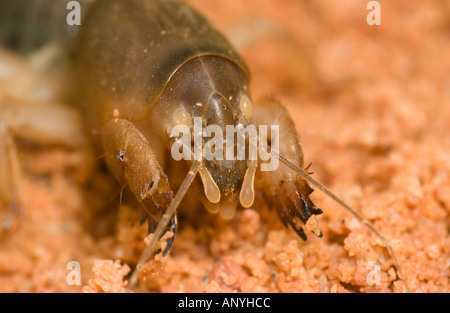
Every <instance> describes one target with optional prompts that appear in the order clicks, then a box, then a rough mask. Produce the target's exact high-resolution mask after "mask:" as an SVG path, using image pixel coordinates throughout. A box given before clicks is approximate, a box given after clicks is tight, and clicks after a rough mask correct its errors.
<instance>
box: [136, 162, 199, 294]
mask: <svg viewBox="0 0 450 313" xmlns="http://www.w3.org/2000/svg"><path fill="white" fill-rule="evenodd" d="M201 164H202V162H201V161H198V160H194V163H193V164H192V166H191V169H190V170H189V172H188V174H187V175H186V178H185V179H184V181H183V183H182V184H181V186H180V188H179V189H178V191H177V193H176V195H175V197H174V198H173V199H172V202H171V203H170V205H169V208H168V209H167V210H166V212H165V213H164V214H163V216H162V218H161V220H160V221H159V223H158V226H157V227H156V230H155V232H154V236H153V238H152V239H151V240H150V242H149V244H148V246H147V247H146V248H145V250H144V252H143V253H142V255H141V258H140V259H139V262H138V264H137V266H136V269H135V270H134V272H133V274H132V275H131V278H130V281H129V285H128V288H129V289H134V287H135V286H136V283H137V281H138V279H139V274H140V272H141V271H142V267H143V266H144V264H145V263H146V262H147V260H148V259H149V258H150V255H151V254H152V252H153V249H154V247H155V244H156V242H157V241H158V240H159V238H160V237H161V236H162V235H163V233H164V231H165V230H166V227H167V225H168V224H169V222H170V219H171V218H172V216H173V215H174V214H175V211H176V209H177V208H178V206H179V205H180V202H181V200H183V197H184V195H185V194H186V192H187V190H188V189H189V187H190V186H191V184H192V182H193V181H194V178H195V176H196V175H197V173H198V171H199V170H200V166H201Z"/></svg>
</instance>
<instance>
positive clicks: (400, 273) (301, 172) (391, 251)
mask: <svg viewBox="0 0 450 313" xmlns="http://www.w3.org/2000/svg"><path fill="white" fill-rule="evenodd" d="M260 146H261V147H262V148H263V149H266V150H267V151H268V152H269V153H270V154H271V155H272V156H274V157H276V158H277V159H279V160H280V161H281V162H282V163H283V164H284V165H286V166H288V167H289V168H291V169H292V170H293V171H295V172H296V173H298V174H299V175H300V176H301V177H302V178H303V179H305V180H306V181H308V182H310V183H311V184H313V185H314V186H316V187H317V188H319V189H320V190H321V191H322V192H324V193H325V194H326V195H327V196H329V197H330V198H331V199H333V200H334V201H336V202H337V203H339V204H340V205H341V206H342V207H343V208H344V209H346V210H347V211H348V212H350V213H351V214H352V215H353V216H354V217H356V218H357V219H358V220H359V221H361V222H362V223H363V224H364V225H366V226H367V227H368V228H369V229H370V230H371V231H372V232H374V233H375V234H376V235H377V236H378V237H379V238H380V239H381V240H382V241H383V243H384V244H385V246H386V248H387V249H388V251H389V254H390V255H391V257H392V259H393V260H394V264H395V267H396V268H397V272H398V276H399V277H400V279H401V280H402V281H403V282H404V283H405V288H406V291H407V292H410V289H409V285H408V282H407V281H406V279H405V276H403V271H402V268H401V266H400V263H399V262H398V259H397V256H396V254H395V252H394V249H392V246H391V244H390V243H389V241H388V240H387V239H386V237H384V236H383V234H382V233H380V232H379V231H378V230H377V229H376V228H375V227H374V226H373V225H372V224H371V223H370V222H369V221H368V220H367V219H365V218H364V217H363V216H362V215H361V214H359V213H358V212H357V211H355V210H354V209H352V208H351V207H350V206H349V205H348V204H347V203H345V202H344V201H343V200H341V199H340V198H339V197H338V196H337V195H335V194H334V193H333V192H332V191H331V190H329V189H328V188H327V187H325V186H324V185H322V184H321V183H320V182H318V181H317V180H315V179H314V178H312V177H311V176H310V175H309V174H308V173H307V172H305V171H304V170H302V169H301V168H298V167H297V166H295V165H294V164H292V163H291V162H289V161H288V160H287V159H286V158H284V157H283V156H281V155H279V154H278V153H276V152H275V151H273V150H272V149H271V148H270V147H268V146H266V145H264V144H261V143H260Z"/></svg>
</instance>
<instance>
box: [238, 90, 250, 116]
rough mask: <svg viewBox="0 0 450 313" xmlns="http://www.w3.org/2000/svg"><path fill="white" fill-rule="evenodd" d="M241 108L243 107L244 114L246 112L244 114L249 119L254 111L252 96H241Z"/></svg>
mask: <svg viewBox="0 0 450 313" xmlns="http://www.w3.org/2000/svg"><path fill="white" fill-rule="evenodd" d="M239 108H240V109H241V112H242V114H244V116H245V117H246V118H247V119H250V118H251V117H252V113H253V104H252V100H250V98H249V97H247V96H246V95H242V96H241V100H240V102H239Z"/></svg>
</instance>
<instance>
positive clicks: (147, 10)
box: [80, 0, 322, 254]
mask: <svg viewBox="0 0 450 313" xmlns="http://www.w3.org/2000/svg"><path fill="white" fill-rule="evenodd" d="M119 47H120V52H118V48H119ZM80 69H81V73H83V77H82V80H83V82H84V86H83V88H81V89H82V90H85V92H86V94H85V95H84V99H83V101H84V103H85V105H86V106H87V108H88V109H89V110H90V116H91V119H92V120H93V123H95V124H102V126H101V128H102V145H103V150H104V153H105V158H106V163H107V165H108V167H109V169H110V170H111V172H112V173H113V174H114V176H115V177H116V178H117V179H118V180H119V181H120V182H121V183H123V184H126V185H128V186H129V187H130V189H131V190H132V192H133V193H134V195H135V196H136V198H137V199H138V200H139V201H140V202H141V203H142V205H143V206H144V208H145V210H146V212H147V213H148V215H149V231H150V232H153V231H155V226H156V222H157V221H158V220H159V219H160V217H161V215H162V214H164V212H166V210H167V208H168V207H169V205H170V203H171V202H172V201H173V192H172V190H171V188H170V186H169V182H168V180H167V176H166V175H165V173H164V166H163V164H161V163H160V161H159V160H158V156H157V154H156V153H155V151H156V150H161V149H160V146H163V147H165V148H166V151H168V150H169V149H170V147H171V146H172V145H173V144H174V143H175V141H176V139H175V138H174V137H173V136H171V130H172V129H173V128H174V127H176V126H178V125H180V124H183V125H185V126H188V127H189V128H190V130H191V131H192V132H195V129H194V122H193V120H194V118H195V117H201V118H202V120H203V125H201V127H202V129H201V130H200V131H201V132H202V133H203V132H204V131H205V128H206V127H207V126H208V125H216V126H218V127H219V128H220V129H221V130H223V133H225V132H226V128H227V126H232V127H238V128H239V127H240V126H242V127H243V126H247V125H249V124H250V123H252V124H255V125H279V126H280V134H279V136H280V138H282V142H281V144H280V147H279V154H280V155H283V156H284V157H285V158H287V159H289V160H290V161H291V162H292V163H293V164H295V165H296V166H297V167H300V168H301V167H302V166H303V154H302V150H301V146H300V141H299V139H298V135H297V134H296V132H295V126H294V123H293V122H292V120H291V119H290V117H289V116H288V114H287V112H286V110H285V109H284V108H283V107H282V106H281V105H279V104H277V103H267V104H266V105H262V106H258V107H254V108H253V106H252V102H251V100H250V99H251V97H250V94H249V88H248V84H249V78H250V75H249V71H248V68H247V66H246V65H245V63H244V61H243V60H242V59H241V57H240V56H239V55H238V54H237V53H236V52H235V51H234V49H233V47H232V46H231V45H230V44H229V43H228V41H227V40H226V39H225V37H224V36H223V35H221V34H220V33H219V32H218V31H217V30H215V29H214V28H213V27H212V26H211V25H210V24H209V22H208V21H206V20H205V18H204V17H202V16H201V15H200V14H199V13H197V12H196V11H195V10H193V9H192V8H191V7H189V6H188V5H187V4H185V3H183V2H180V1H144V0H133V1H120V0H114V1H98V2H97V3H96V4H94V7H93V8H92V9H91V11H90V14H89V16H88V18H87V20H86V22H85V24H84V28H83V32H82V34H81V43H80ZM274 113H275V114H274ZM274 115H275V116H277V117H276V118H273V117H272V116H274ZM240 135H242V134H238V136H240ZM247 137H248V138H247V139H248V141H249V142H251V144H254V145H256V144H257V143H256V142H255V140H253V139H252V138H253V137H252V138H250V136H247ZM226 140H227V139H226V138H224V139H223V142H225V141H226ZM184 148H186V147H184ZM220 148H222V147H216V149H220ZM223 150H225V149H223ZM169 157H170V156H169ZM196 162H199V164H198V165H197V166H196V167H195V168H198V171H199V173H200V176H201V180H202V182H203V187H204V190H205V196H206V198H207V200H208V201H209V202H210V203H212V204H216V203H218V204H217V205H219V206H220V205H227V206H230V205H231V206H236V205H237V204H238V202H240V204H241V205H242V206H244V207H249V206H251V205H252V203H253V199H254V189H255V176H257V175H259V173H258V174H255V172H256V169H257V166H258V164H257V160H250V158H249V156H248V154H247V160H245V159H244V160H239V159H237V158H236V156H234V157H233V158H232V159H225V160H216V159H212V160H207V159H205V158H201V159H200V160H196V161H194V162H193V164H195V163H196ZM261 173H262V174H261V177H260V179H258V183H259V184H260V186H261V187H262V188H264V189H265V190H266V196H267V199H268V200H269V201H270V202H272V203H274V204H275V206H276V207H277V209H278V213H279V215H280V217H281V218H282V220H283V221H284V222H285V223H287V224H290V225H291V226H292V227H293V228H294V229H295V231H296V232H297V233H298V234H299V235H300V236H301V237H302V238H304V239H306V236H305V234H304V231H303V229H302V228H301V226H300V222H303V223H308V221H309V224H311V225H309V224H308V226H309V227H310V228H311V230H312V231H313V232H314V233H315V234H316V235H318V236H321V231H320V229H319V228H318V226H317V223H316V221H315V219H311V220H310V218H311V216H313V215H314V214H320V213H321V212H322V211H321V210H320V209H317V208H316V207H315V206H314V204H313V203H312V202H311V200H310V199H309V194H310V193H311V192H312V189H311V188H309V186H308V184H307V183H306V181H305V180H304V179H303V178H301V177H300V176H299V175H298V174H296V173H295V172H292V170H291V169H290V168H288V167H279V168H278V169H277V170H275V171H273V172H270V173H263V172H261ZM185 192H186V190H180V191H179V193H180V194H181V195H183V194H184V193H185ZM169 215H170V214H169ZM175 226H176V225H175V218H173V217H172V216H170V224H169V226H168V229H167V230H169V229H170V230H172V231H175ZM172 241H173V238H172V239H171V240H170V242H169V245H168V246H167V247H166V248H165V250H164V252H163V253H164V254H165V253H167V251H168V250H169V249H170V246H171V242H172Z"/></svg>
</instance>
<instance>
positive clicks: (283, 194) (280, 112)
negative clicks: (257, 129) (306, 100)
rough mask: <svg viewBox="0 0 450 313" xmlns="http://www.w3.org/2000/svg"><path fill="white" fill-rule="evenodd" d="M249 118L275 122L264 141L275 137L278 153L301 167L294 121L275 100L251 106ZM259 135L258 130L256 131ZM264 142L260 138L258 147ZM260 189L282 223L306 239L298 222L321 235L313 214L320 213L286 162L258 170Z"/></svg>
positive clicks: (271, 123)
mask: <svg viewBox="0 0 450 313" xmlns="http://www.w3.org/2000/svg"><path fill="white" fill-rule="evenodd" d="M253 122H254V124H256V125H267V126H268V127H270V125H278V126H279V128H278V129H279V131H278V134H277V133H271V134H270V135H269V136H268V139H267V142H268V145H270V142H271V141H273V140H277V142H278V153H279V154H280V155H283V156H284V157H285V158H286V159H288V160H290V161H291V162H292V163H293V164H295V165H296V166H298V167H300V168H302V167H303V152H302V148H301V143H300V139H299V136H298V134H297V131H296V128H295V124H294V122H293V121H292V119H291V117H290V116H289V113H288V112H287V111H286V109H285V108H284V107H283V106H282V105H281V104H279V103H277V102H264V103H261V104H260V105H257V106H255V107H254V111H253ZM260 135H261V133H260ZM263 146H264V143H262V142H260V149H262V148H263ZM257 176H258V177H260V179H259V180H258V184H259V185H260V190H265V193H264V196H265V197H266V199H267V201H268V203H269V204H270V205H271V206H275V208H276V210H277V213H278V215H279V216H280V218H281V220H282V221H283V223H284V224H285V226H287V225H290V226H291V227H292V228H293V229H294V230H295V231H296V233H297V234H298V235H299V236H300V237H301V238H302V239H304V240H306V235H305V232H304V230H303V228H302V224H305V226H306V230H308V231H311V232H313V233H314V234H315V235H316V236H318V237H321V236H322V232H321V230H320V228H319V226H318V222H317V220H316V218H315V217H314V215H318V214H321V213H322V210H320V209H319V208H316V206H315V205H314V204H313V203H312V201H311V200H310V198H309V195H310V194H311V193H312V191H313V189H311V188H310V187H309V185H308V183H307V182H306V181H305V180H304V179H303V178H302V177H301V176H300V175H298V174H297V173H295V172H294V171H292V170H291V169H289V168H288V167H286V166H282V165H280V166H278V168H276V169H275V170H273V171H261V172H260V173H259V174H258V175H257Z"/></svg>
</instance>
